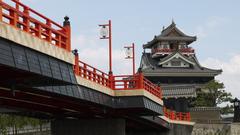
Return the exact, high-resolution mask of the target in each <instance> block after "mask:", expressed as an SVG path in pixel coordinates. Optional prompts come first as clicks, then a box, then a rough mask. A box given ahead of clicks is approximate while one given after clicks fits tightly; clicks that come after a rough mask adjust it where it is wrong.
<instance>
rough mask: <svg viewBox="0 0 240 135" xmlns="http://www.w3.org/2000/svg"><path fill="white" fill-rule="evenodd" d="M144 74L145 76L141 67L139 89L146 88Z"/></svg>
mask: <svg viewBox="0 0 240 135" xmlns="http://www.w3.org/2000/svg"><path fill="white" fill-rule="evenodd" d="M143 79H144V76H143V73H142V70H141V69H139V71H138V88H139V89H143V88H144V80H143Z"/></svg>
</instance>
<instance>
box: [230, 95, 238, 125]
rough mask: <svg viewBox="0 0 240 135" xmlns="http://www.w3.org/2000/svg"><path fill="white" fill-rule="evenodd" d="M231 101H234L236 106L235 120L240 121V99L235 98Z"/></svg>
mask: <svg viewBox="0 0 240 135" xmlns="http://www.w3.org/2000/svg"><path fill="white" fill-rule="evenodd" d="M231 103H233V106H234V118H233V122H240V100H239V99H237V98H235V99H234V100H232V101H231Z"/></svg>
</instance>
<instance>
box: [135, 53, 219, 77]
mask: <svg viewBox="0 0 240 135" xmlns="http://www.w3.org/2000/svg"><path fill="white" fill-rule="evenodd" d="M176 54H177V55H179V56H181V58H183V60H184V59H185V61H186V62H188V63H189V64H190V65H191V67H161V66H160V64H161V63H164V62H166V61H168V60H170V59H172V58H173V57H175V56H176ZM151 56H152V55H151V54H150V53H143V55H142V58H141V64H140V67H141V68H142V71H143V73H144V76H167V77H170V76H174V77H177V76H178V77H184V76H185V77H198V76H200V77H203V76H206V77H214V76H216V75H219V74H220V73H222V70H221V69H220V70H215V69H210V68H206V67H203V66H201V65H200V63H199V62H198V60H197V58H196V56H195V55H192V56H189V57H186V56H183V55H182V54H181V53H179V52H175V53H173V54H171V55H169V56H167V57H165V58H162V59H160V60H159V59H153V58H152V57H151Z"/></svg>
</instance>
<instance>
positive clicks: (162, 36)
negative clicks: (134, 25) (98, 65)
mask: <svg viewBox="0 0 240 135" xmlns="http://www.w3.org/2000/svg"><path fill="white" fill-rule="evenodd" d="M172 31H176V32H177V33H178V34H179V36H168V35H169V34H170V33H171V32H172ZM196 39H197V37H196V36H188V35H186V34H184V33H183V32H182V31H181V30H179V29H178V28H177V27H176V24H175V23H174V22H172V24H171V25H169V26H168V27H167V28H166V29H164V30H163V31H162V32H161V34H160V35H158V36H155V37H154V39H153V40H152V41H150V42H148V43H147V44H145V45H143V48H150V47H151V46H152V45H154V44H155V43H156V42H158V41H172V40H174V41H175V40H179V41H188V42H189V43H192V42H193V41H196Z"/></svg>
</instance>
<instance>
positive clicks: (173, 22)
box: [172, 18, 176, 26]
mask: <svg viewBox="0 0 240 135" xmlns="http://www.w3.org/2000/svg"><path fill="white" fill-rule="evenodd" d="M172 25H174V26H176V23H175V21H174V18H172Z"/></svg>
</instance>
